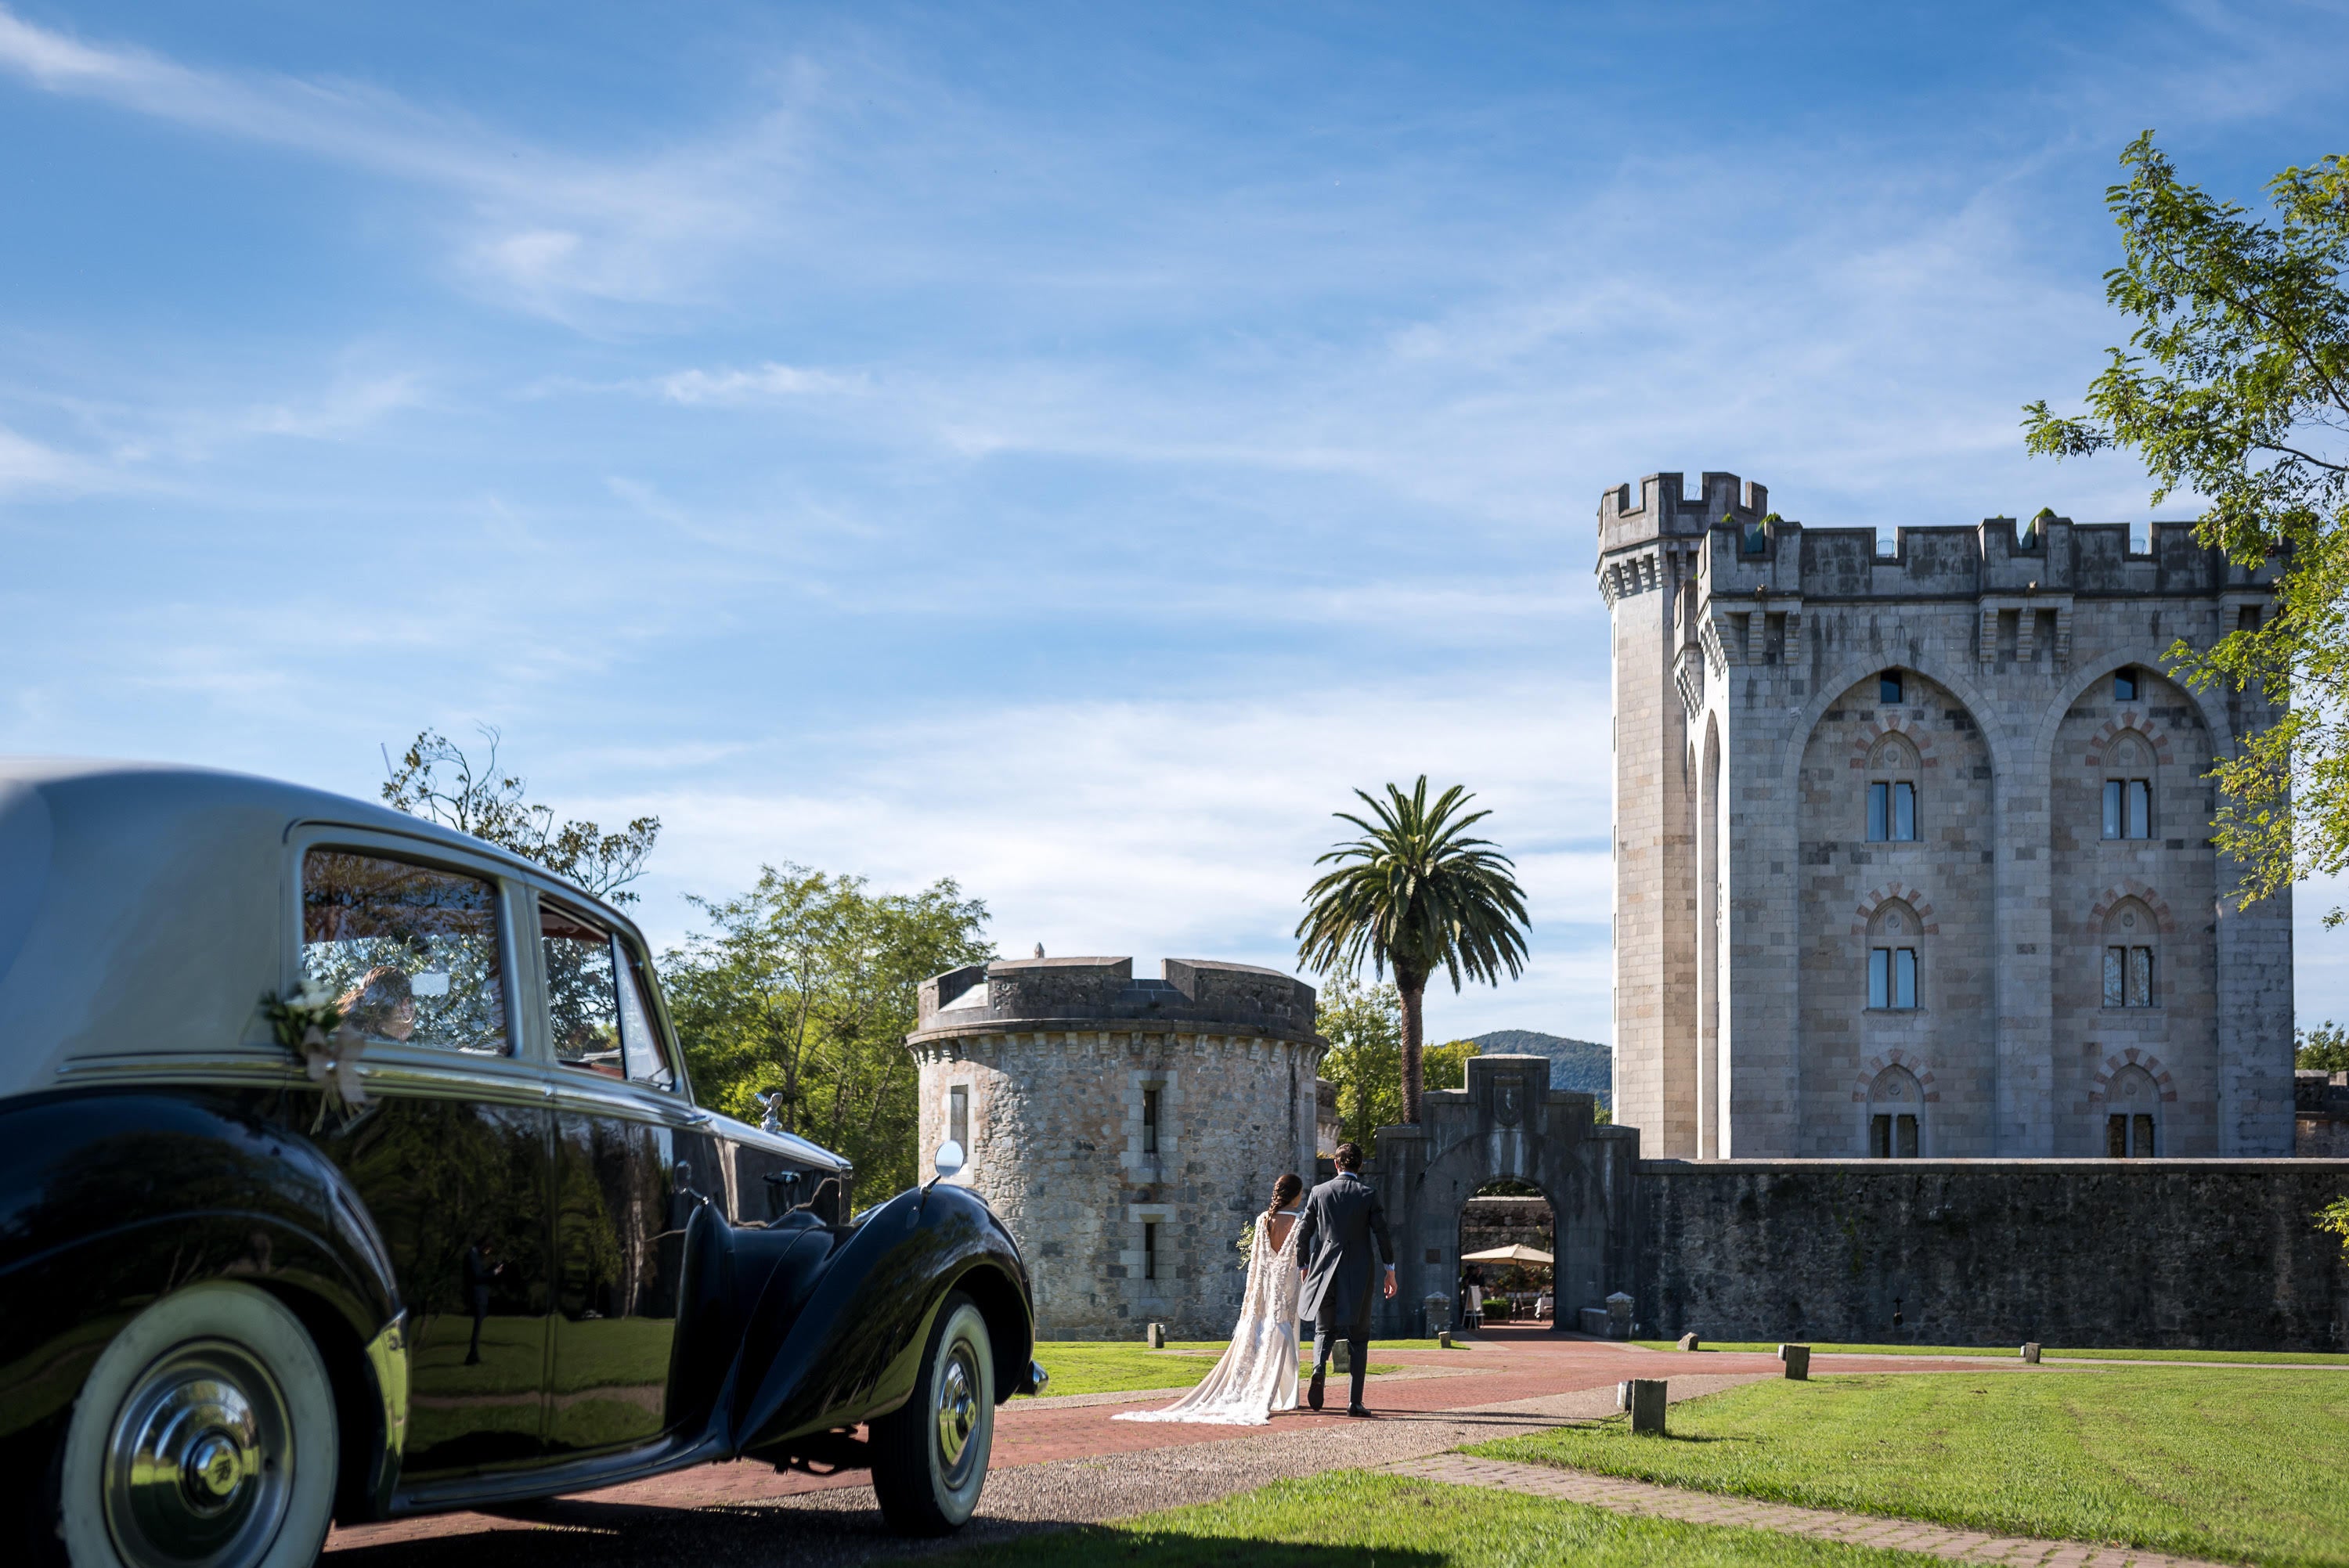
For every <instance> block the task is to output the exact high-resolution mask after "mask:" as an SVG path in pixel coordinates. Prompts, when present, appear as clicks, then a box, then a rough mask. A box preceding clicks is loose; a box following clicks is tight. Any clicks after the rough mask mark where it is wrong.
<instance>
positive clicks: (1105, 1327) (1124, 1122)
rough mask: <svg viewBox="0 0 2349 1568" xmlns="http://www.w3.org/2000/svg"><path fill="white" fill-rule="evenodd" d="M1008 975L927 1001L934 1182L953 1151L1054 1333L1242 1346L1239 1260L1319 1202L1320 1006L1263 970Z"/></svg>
mask: <svg viewBox="0 0 2349 1568" xmlns="http://www.w3.org/2000/svg"><path fill="white" fill-rule="evenodd" d="M1160 975H1161V978H1158V979H1155V980H1137V979H1135V978H1134V977H1133V960H1132V959H1131V958H1021V959H998V960H996V961H995V962H993V963H991V964H987V965H968V966H967V967H965V968H961V969H957V970H953V971H950V972H949V973H947V974H945V975H939V976H937V977H936V979H933V980H928V981H925V982H924V983H923V985H922V992H921V1003H920V1014H919V1019H918V1023H917V1026H916V1028H915V1030H914V1032H913V1033H912V1034H911V1035H909V1036H907V1037H906V1041H905V1043H906V1045H907V1046H908V1047H910V1048H911V1049H912V1051H913V1053H914V1057H915V1060H916V1063H917V1064H918V1066H919V1068H920V1073H921V1089H920V1093H921V1131H920V1135H919V1136H920V1142H919V1144H918V1145H917V1147H918V1148H919V1149H920V1150H921V1161H922V1172H923V1175H924V1178H925V1179H927V1178H928V1176H929V1175H931V1174H932V1173H933V1172H934V1167H933V1165H932V1164H931V1161H932V1157H933V1156H934V1155H935V1154H936V1150H937V1148H938V1145H939V1144H940V1143H941V1142H942V1141H944V1140H946V1139H947V1138H949V1137H951V1138H953V1139H954V1140H955V1141H957V1142H958V1143H960V1144H961V1145H962V1146H963V1148H964V1149H965V1150H966V1151H967V1152H968V1158H969V1163H968V1165H967V1166H966V1167H965V1168H964V1170H963V1171H962V1172H961V1173H960V1174H959V1175H957V1176H956V1177H955V1178H953V1180H955V1181H959V1182H964V1183H967V1184H968V1185H969V1186H971V1187H973V1188H975V1189H977V1190H978V1191H979V1192H981V1193H983V1194H984V1195H985V1196H986V1198H987V1201H988V1204H989V1205H990V1206H991V1207H992V1208H993V1209H994V1210H995V1212H997V1213H998V1214H999V1215H1001V1216H1002V1217H1003V1221H1004V1223H1005V1224H1006V1225H1007V1226H1009V1229H1010V1231H1011V1233H1012V1236H1013V1238H1014V1239H1015V1240H1017V1241H1018V1242H1019V1250H1020V1252H1021V1253H1022V1255H1024V1256H1025V1257H1026V1258H1027V1260H1028V1266H1029V1270H1030V1274H1031V1276H1032V1278H1033V1281H1034V1284H1035V1290H1036V1324H1037V1333H1038V1334H1039V1335H1040V1336H1042V1337H1044V1338H1048V1339H1100V1338H1107V1337H1116V1338H1132V1337H1135V1336H1139V1335H1140V1333H1141V1332H1142V1326H1143V1324H1145V1323H1151V1322H1159V1323H1164V1324H1165V1325H1166V1326H1168V1328H1169V1329H1170V1330H1171V1331H1172V1332H1173V1333H1174V1335H1175V1336H1176V1337H1178V1338H1220V1337H1222V1336H1226V1335H1227V1334H1229V1333H1230V1332H1231V1326H1232V1322H1233V1319H1234V1318H1235V1317H1237V1315H1238V1312H1239V1305H1240V1295H1241V1292H1242V1290H1243V1288H1244V1287H1245V1285H1246V1284H1247V1258H1246V1256H1245V1255H1243V1254H1242V1253H1240V1252H1239V1250H1238V1248H1237V1245H1236V1244H1235V1243H1237V1241H1238V1239H1239V1236H1240V1234H1241V1233H1242V1232H1243V1231H1245V1230H1246V1229H1247V1227H1248V1226H1249V1225H1250V1224H1252V1223H1253V1222H1254V1221H1255V1218H1256V1215H1257V1212H1259V1211H1261V1210H1262V1209H1263V1207H1264V1205H1265V1202H1266V1200H1267V1199H1268V1198H1269V1197H1270V1196H1271V1194H1272V1184H1273V1182H1274V1181H1277V1180H1278V1179H1279V1177H1280V1176H1282V1175H1283V1174H1284V1173H1288V1172H1295V1173H1296V1174H1297V1175H1298V1176H1299V1178H1300V1179H1301V1180H1302V1181H1304V1182H1305V1184H1306V1185H1307V1186H1311V1185H1312V1183H1313V1179H1314V1176H1313V1161H1314V1153H1315V1136H1316V1123H1317V1120H1319V1119H1320V1117H1321V1106H1322V1102H1323V1099H1324V1098H1325V1097H1324V1094H1323V1092H1322V1091H1324V1090H1325V1089H1327V1088H1328V1086H1327V1085H1325V1084H1322V1083H1321V1082H1320V1081H1319V1078H1318V1077H1317V1076H1316V1072H1315V1069H1316V1068H1318V1067H1319V1065H1320V1061H1321V1054H1322V1051H1323V1048H1324V1047H1323V1046H1322V1042H1321V1039H1320V1037H1319V1036H1317V1035H1316V1034H1315V1033H1314V1032H1313V1005H1314V993H1313V987H1312V986H1310V985H1305V984H1303V983H1301V982H1299V981H1297V980H1294V979H1292V978H1290V977H1289V976H1288V975H1283V974H1280V973H1279V972H1278V971H1277V970H1271V969H1259V968H1256V967H1254V966H1252V965H1246V964H1218V963H1211V962H1206V961H1191V960H1183V959H1174V958H1169V959H1167V960H1165V961H1164V964H1163V965H1161V966H1160Z"/></svg>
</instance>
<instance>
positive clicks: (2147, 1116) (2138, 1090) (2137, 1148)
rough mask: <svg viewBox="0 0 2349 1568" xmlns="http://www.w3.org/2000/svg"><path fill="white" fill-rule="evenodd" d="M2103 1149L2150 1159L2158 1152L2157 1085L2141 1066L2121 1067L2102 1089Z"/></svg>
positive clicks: (2123, 1156)
mask: <svg viewBox="0 0 2349 1568" xmlns="http://www.w3.org/2000/svg"><path fill="white" fill-rule="evenodd" d="M2105 1111H2106V1115H2105V1152H2106V1154H2107V1155H2108V1156H2110V1157H2111V1158H2113V1159H2115V1160H2150V1159H2152V1158H2153V1157H2154V1156H2155V1155H2157V1154H2158V1153H2159V1152H2160V1149H2159V1148H2158V1144H2159V1142H2160V1123H2161V1086H2160V1085H2159V1084H2158V1083H2156V1082H2155V1081H2154V1078H2153V1075H2152V1074H2151V1073H2149V1072H2147V1071H2146V1070H2145V1068H2141V1067H2136V1066H2130V1067H2125V1068H2121V1069H2120V1071H2118V1072H2116V1073H2115V1074H2114V1075H2113V1081H2112V1083H2111V1085H2110V1087H2108V1088H2106V1091H2105Z"/></svg>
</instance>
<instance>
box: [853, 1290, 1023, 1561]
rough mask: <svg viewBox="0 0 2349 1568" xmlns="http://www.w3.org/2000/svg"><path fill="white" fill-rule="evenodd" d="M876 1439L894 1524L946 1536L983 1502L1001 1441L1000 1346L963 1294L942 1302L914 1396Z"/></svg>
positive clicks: (884, 1507)
mask: <svg viewBox="0 0 2349 1568" xmlns="http://www.w3.org/2000/svg"><path fill="white" fill-rule="evenodd" d="M872 1444H873V1491H874V1494H875V1495H876V1496H877V1497H879V1499H880V1500H881V1517H882V1518H884V1519H885V1520H887V1521H888V1522H889V1527H890V1528H891V1529H893V1530H896V1531H901V1532H904V1533H905V1534H908V1535H943V1534H945V1533H946V1532H948V1531H950V1530H956V1529H959V1528H960V1527H961V1526H962V1523H963V1522H964V1521H965V1520H968V1518H969V1517H970V1516H971V1512H972V1511H973V1510H975V1509H977V1508H978V1493H979V1489H980V1488H982V1487H984V1486H985V1485H986V1484H987V1460H988V1453H989V1451H990V1450H991V1449H993V1448H994V1445H995V1349H994V1346H993V1343H992V1342H991V1341H990V1340H989V1339H988V1333H987V1319H986V1317H985V1316H983V1315H981V1314H980V1312H979V1310H978V1303H976V1302H974V1301H972V1300H971V1299H970V1297H968V1296H967V1295H963V1294H962V1293H961V1292H960V1291H957V1292H955V1293H954V1294H952V1295H948V1296H947V1298H946V1300H945V1301H943V1302H941V1303H940V1304H939V1305H938V1315H937V1319H936V1323H935V1324H934V1325H933V1326H931V1329H930V1339H929V1343H928V1345H927V1346H925V1347H924V1349H923V1353H922V1366H921V1370H920V1372H919V1373H918V1374H917V1375H916V1377H915V1381H914V1397H913V1398H910V1399H908V1400H906V1401H905V1404H904V1405H902V1406H900V1407H899V1408H897V1409H896V1410H895V1411H893V1412H891V1413H890V1414H888V1415H886V1416H884V1417H882V1418H880V1419H879V1420H877V1421H875V1422H874V1423H873V1432H872Z"/></svg>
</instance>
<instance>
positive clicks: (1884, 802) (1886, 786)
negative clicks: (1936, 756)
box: [1868, 735, 1919, 844]
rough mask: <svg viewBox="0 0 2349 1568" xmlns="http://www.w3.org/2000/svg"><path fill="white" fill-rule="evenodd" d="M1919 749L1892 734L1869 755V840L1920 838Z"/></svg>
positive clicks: (1892, 842) (1897, 840)
mask: <svg viewBox="0 0 2349 1568" xmlns="http://www.w3.org/2000/svg"><path fill="white" fill-rule="evenodd" d="M1918 771H1919V769H1918V764H1917V748H1915V747H1913V746H1911V745H1909V742H1908V740H1907V739H1906V738H1903V737H1901V736H1898V735H1888V736H1886V737H1885V738H1883V739H1882V740H1879V741H1878V742H1877V743H1876V749H1875V750H1873V751H1871V752H1869V753H1868V842H1870V843H1873V844H1899V843H1907V842H1909V841H1913V840H1914V839H1915V838H1916V837H1917V775H1918Z"/></svg>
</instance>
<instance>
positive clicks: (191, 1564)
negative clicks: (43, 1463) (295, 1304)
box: [54, 1283, 337, 1568]
mask: <svg viewBox="0 0 2349 1568" xmlns="http://www.w3.org/2000/svg"><path fill="white" fill-rule="evenodd" d="M336 1462H337V1441H336V1427H335V1397H334V1390H333V1387H332V1386H331V1385H330V1384H329V1382H328V1381H327V1377H326V1363H325V1361H324V1360H323V1359H321V1358H320V1357H319V1355H318V1350H317V1346H316V1345H314V1344H313V1343H312V1342H311V1339H310V1336H309V1333H308V1331H307V1330H305V1329H304V1328H303V1326H302V1323H301V1320H300V1319H299V1318H296V1317H295V1315H293V1313H291V1312H289V1311H288V1310H286V1308H285V1305H284V1304H282V1303H281V1302H279V1301H278V1300H277V1299H276V1298H275V1297H274V1296H272V1295H269V1294H268V1293H267V1292H265V1291H262V1290H258V1289H256V1288H254V1286H252V1285H247V1284H227V1283H220V1284H199V1285H191V1286H190V1287H189V1288H187V1289H186V1290H181V1291H175V1292H173V1293H172V1294H171V1295H167V1296H165V1297H163V1299H162V1300H160V1301H159V1302H157V1303H155V1305H152V1306H150V1307H149V1308H148V1309H147V1310H146V1311H144V1312H142V1313H140V1315H138V1316H137V1317H135V1318H133V1319H131V1320H130V1324H129V1326H128V1327H126V1328H125V1329H123V1331H122V1332H121V1333H120V1334H119V1335H117V1336H115V1337H114V1340H113V1342H112V1343H111V1344H109V1346H107V1347H106V1349H105V1350H104V1351H103V1352H102V1353H100V1355H99V1356H98V1364H97V1366H96V1367H92V1368H91V1370H90V1375H89V1379H88V1382H86V1383H84V1384H83V1385H82V1390H81V1394H80V1396H79V1398H77V1399H76V1400H75V1401H74V1412H73V1419H72V1421H71V1423H70V1425H69V1426H68V1427H67V1433H66V1441H65V1448H64V1450H63V1452H62V1453H61V1454H60V1455H59V1456H58V1462H57V1469H56V1471H55V1478H56V1479H55V1485H56V1493H55V1497H54V1502H55V1505H56V1509H57V1536H58V1539H59V1540H60V1541H62V1542H64V1545H65V1549H66V1553H67V1557H68V1558H70V1559H71V1561H72V1563H73V1564H74V1568H308V1565H309V1564H310V1563H312V1562H313V1561H315V1560H316V1557H317V1555H318V1550H319V1548H320V1547H321V1546H322V1545H323V1544H324V1543H325V1542H326V1526H327V1523H328V1522H329V1519H330V1516H331V1514H332V1512H333V1508H334V1497H335V1472H336Z"/></svg>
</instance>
